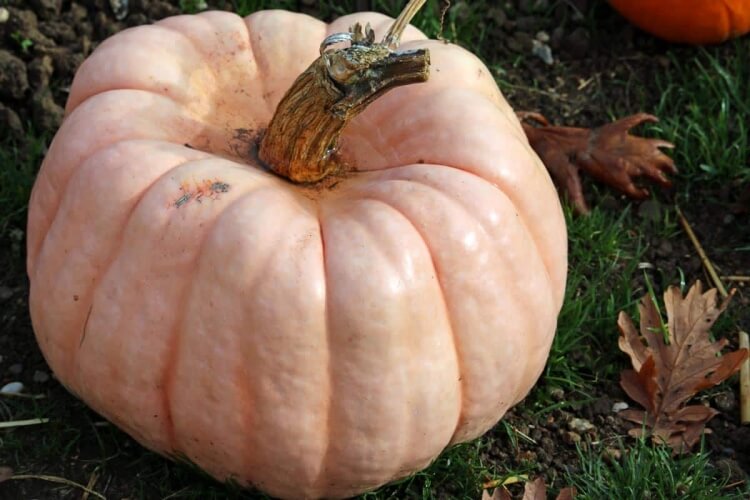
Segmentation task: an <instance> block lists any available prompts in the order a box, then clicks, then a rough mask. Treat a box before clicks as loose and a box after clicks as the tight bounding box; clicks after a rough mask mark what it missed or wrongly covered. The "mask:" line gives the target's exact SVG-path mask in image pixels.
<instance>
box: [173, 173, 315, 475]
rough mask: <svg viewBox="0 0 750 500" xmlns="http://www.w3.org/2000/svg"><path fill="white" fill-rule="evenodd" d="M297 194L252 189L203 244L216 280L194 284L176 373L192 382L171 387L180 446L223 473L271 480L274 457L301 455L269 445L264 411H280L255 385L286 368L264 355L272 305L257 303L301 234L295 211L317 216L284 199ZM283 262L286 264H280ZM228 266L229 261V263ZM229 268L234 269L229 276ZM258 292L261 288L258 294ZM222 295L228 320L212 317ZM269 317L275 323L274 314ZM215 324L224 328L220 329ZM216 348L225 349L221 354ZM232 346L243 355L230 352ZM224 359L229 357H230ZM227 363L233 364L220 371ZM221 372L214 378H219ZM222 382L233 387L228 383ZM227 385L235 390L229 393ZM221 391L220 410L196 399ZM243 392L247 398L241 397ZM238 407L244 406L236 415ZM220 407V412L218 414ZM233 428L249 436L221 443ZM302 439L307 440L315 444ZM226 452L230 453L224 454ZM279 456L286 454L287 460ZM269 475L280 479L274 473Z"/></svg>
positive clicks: (206, 267)
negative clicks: (275, 215) (248, 220)
mask: <svg viewBox="0 0 750 500" xmlns="http://www.w3.org/2000/svg"><path fill="white" fill-rule="evenodd" d="M291 197H293V196H292V195H291V194H290V193H288V192H286V191H285V190H282V189H276V187H275V186H273V185H271V186H265V187H263V188H260V190H256V191H254V193H253V194H252V195H251V196H247V195H245V196H243V199H242V200H236V202H235V203H234V204H232V205H231V206H230V207H226V208H225V209H224V210H223V211H222V214H221V216H220V219H218V220H217V222H216V223H215V224H213V229H212V231H211V234H210V235H209V236H208V241H209V244H208V246H204V248H203V250H202V252H201V257H200V258H201V260H200V262H199V263H198V264H197V267H196V269H197V272H196V276H198V279H199V280H202V281H200V282H201V283H203V284H204V285H205V284H206V283H209V286H206V287H205V288H203V289H202V288H201V287H198V288H195V289H194V290H193V292H192V294H191V298H190V301H189V302H188V304H187V305H186V307H185V309H186V311H188V312H187V315H186V317H185V319H184V321H186V324H187V325H188V326H187V328H186V329H184V330H183V340H182V344H183V345H184V346H185V347H183V348H181V351H180V354H179V358H178V359H179V361H178V368H177V378H178V379H179V380H183V381H186V383H184V384H179V385H177V386H175V387H176V390H175V391H174V392H173V393H172V394H173V398H172V400H173V405H172V407H173V415H175V417H174V422H175V428H176V430H177V434H178V436H182V440H181V441H179V442H178V447H179V449H180V450H181V451H182V452H183V453H185V454H186V455H188V456H194V455H195V454H202V456H203V461H198V465H201V466H202V467H204V468H205V469H206V470H209V471H210V472H211V473H213V474H217V475H221V476H222V477H223V476H224V474H226V473H228V472H229V473H234V474H235V475H237V474H239V475H240V476H241V477H244V478H246V479H248V480H253V479H260V478H262V477H263V476H264V475H265V476H266V477H267V478H268V476H269V468H270V467H271V466H272V465H273V464H274V463H291V464H293V463H295V462H296V460H297V458H296V457H297V455H293V456H292V458H290V456H289V455H286V456H285V455H284V454H285V453H288V452H289V450H290V446H289V443H281V444H279V445H276V446H273V448H270V447H269V443H268V442H267V440H263V437H264V436H265V435H268V434H267V433H269V432H273V428H272V427H269V425H271V423H270V422H269V421H268V420H267V419H263V418H262V417H263V415H264V413H265V412H266V411H267V412H272V411H275V409H274V408H273V407H272V404H270V400H269V399H268V396H269V394H268V392H266V391H263V390H256V389H258V387H257V385H256V384H257V383H258V382H259V381H260V380H261V379H264V380H269V378H268V377H273V376H274V375H275V374H276V373H281V371H282V369H281V367H280V366H276V365H275V363H274V361H273V358H269V357H268V356H266V355H262V350H263V347H264V345H265V342H264V338H265V337H264V336H263V335H261V334H262V332H259V331H257V329H258V328H260V327H261V326H260V325H262V324H263V323H264V322H268V320H258V319H255V320H254V321H255V322H253V315H255V314H256V312H255V311H256V310H257V312H258V313H259V314H261V315H262V314H264V311H265V308H262V309H258V307H257V306H258V302H257V301H258V300H268V299H269V294H270V295H273V286H274V284H275V283H274V280H270V281H269V279H268V275H267V271H269V270H272V269H273V268H276V269H280V268H281V267H283V261H281V260H279V258H278V257H279V254H281V253H284V250H283V248H288V247H289V246H290V244H289V241H290V240H295V241H296V237H295V236H293V235H292V236H290V234H289V232H290V229H291V230H292V231H293V230H294V228H295V227H299V226H298V225H296V224H295V222H294V220H295V219H294V217H297V215H295V214H300V213H302V212H304V213H305V215H306V217H307V218H308V219H310V220H314V216H313V215H312V214H310V213H308V212H305V209H304V208H295V209H293V213H292V212H290V211H289V210H288V207H287V205H288V204H287V203H286V201H285V200H287V199H289V198H291ZM294 198H296V196H295V197H294ZM276 207H279V208H283V209H284V211H283V214H282V215H283V219H279V220H278V221H277V223H275V224H274V225H273V227H265V226H264V223H263V220H264V219H265V218H266V217H265V216H266V215H268V213H269V212H268V211H271V212H274V210H276ZM299 210H302V212H299ZM251 213H257V219H256V220H255V221H254V223H252V224H251V225H249V226H247V225H246V226H238V224H237V223H238V222H241V221H242V219H243V218H244V217H245V216H246V215H249V214H251ZM290 217H291V218H290ZM289 221H291V222H289ZM303 225H304V224H303ZM238 231H241V234H240V233H237V232H238ZM258 239H259V240H261V241H263V240H265V241H266V242H267V244H264V245H262V246H261V247H255V244H254V243H255V241H256V240H258ZM256 248H257V250H256ZM248 256H251V260H252V261H253V263H252V264H247V265H246V264H244V262H245V261H246V260H247V257H248ZM279 262H282V263H281V264H278V263H279ZM225 264H226V265H227V266H229V267H224V265H225ZM238 265H239V266H240V267H237V266H238ZM230 270H231V274H227V273H229V272H230ZM209 279H210V280H216V281H215V282H214V281H209ZM211 283H213V284H211ZM269 284H270V287H269V286H268V285H269ZM255 290H260V292H259V293H257V294H256V293H255V292H254V291H255ZM264 290H265V291H266V292H267V293H264V292H263V291H264ZM259 295H260V296H259ZM275 296H278V294H276V295H275ZM290 298H292V299H294V297H290ZM222 300H226V302H227V303H232V304H233V306H232V309H233V311H235V312H238V311H239V312H240V313H238V314H236V315H231V314H230V315H229V317H228V318H223V317H215V318H213V317H212V315H213V314H215V312H216V311H218V312H220V311H221V310H222V309H221V308H222V307H224V306H220V304H221V302H220V301H222ZM316 303H317V299H316ZM208 304H216V306H217V307H218V309H214V307H213V306H207V305H208ZM214 321H215V323H214ZM259 321H260V322H259ZM270 322H271V323H273V320H271V321H270ZM201 325H202V326H201ZM269 326H272V325H269ZM214 330H217V331H216V332H215V333H214ZM273 332H276V330H272V333H271V335H272V336H275V333H273ZM280 332H281V333H282V334H285V335H286V333H287V332H285V331H284V330H280ZM266 336H268V335H266ZM286 336H287V337H288V335H286ZM225 338H229V339H230V340H231V342H230V343H226V344H225V343H224V340H223V339H225ZM290 347H293V346H290ZM214 348H218V350H219V351H221V352H214ZM232 352H234V353H236V356H229V355H228V354H229V353H232ZM201 353H205V355H202V354H201ZM259 356H262V357H259ZM223 360H227V363H225V362H224V361H223ZM203 363H206V364H203ZM211 367H216V368H214V369H211ZM224 367H226V368H228V370H227V371H221V369H222V368H224ZM206 370H210V371H209V372H207V371H206ZM207 373H210V375H207ZM194 374H195V375H197V377H196V378H193V375H194ZM243 374H247V375H246V376H243ZM214 377H215V381H212V380H211V379H212V378H214ZM232 380H236V383H235V384H234V385H232V384H231V381H232ZM223 381H226V382H227V383H229V384H230V385H229V386H225V384H224V383H223ZM319 390H320V391H325V390H326V389H325V387H324V384H320V386H319ZM225 391H229V392H228V393H227V394H226V395H225V394H224V392H225ZM217 394H220V395H221V397H222V399H224V398H226V399H225V403H223V404H222V406H221V407H219V408H216V410H213V409H212V406H210V405H207V406H206V407H205V408H203V406H202V405H196V401H197V402H204V401H205V402H207V403H209V402H211V401H214V398H215V397H216V395H217ZM242 394H247V396H242ZM243 397H244V398H246V399H242V398H243ZM294 400H295V398H289V401H290V403H291V404H293V403H294ZM298 404H299V403H298ZM193 408H195V410H193ZM264 408H265V410H264ZM303 408H308V407H304V406H303V407H301V408H300V411H302V409H303ZM310 408H312V407H309V408H308V410H309V411H311V412H312V411H317V407H316V408H312V409H310ZM237 409H238V410H240V411H239V413H238V414H237V415H234V414H233V413H237V412H236V410H237ZM229 410H234V411H231V412H230V411H229ZM214 411H215V414H216V417H214V416H213V415H214ZM267 414H268V413H266V415H267ZM239 418H241V419H242V420H243V422H242V423H241V424H239V423H238V422H237V420H238V419H239ZM280 420H282V421H283V420H285V419H284V418H281V419H280ZM222 421H224V422H225V424H224V425H219V426H217V427H214V425H215V424H216V423H217V422H218V423H221V422H222ZM307 428H309V426H308V427H307ZM286 430H287V433H286V435H289V431H291V432H292V433H293V434H294V435H295V436H296V435H299V434H300V432H299V429H294V428H293V427H291V426H287V429H286ZM315 432H317V430H315ZM230 434H231V435H232V436H243V438H242V440H241V442H240V443H234V441H232V442H231V443H229V444H227V443H226V442H225V443H224V446H223V447H222V444H221V441H222V439H231V438H226V437H225V436H228V435H230ZM194 436H195V437H199V438H200V439H201V441H200V443H195V442H194V441H191V438H192V437H194ZM209 439H213V440H214V442H215V444H216V448H210V449H209V450H208V451H206V447H207V446H208V445H209ZM301 444H302V445H303V446H305V445H308V444H309V443H301ZM224 449H226V450H228V452H227V455H222V453H223V450H224ZM274 453H276V455H274ZM227 456H229V457H231V459H227V458H223V459H220V458H219V457H227ZM279 456H283V457H284V458H283V460H282V459H279V458H278V457H279ZM222 462H223V464H225V465H222ZM270 475H271V476H272V477H274V476H273V474H270ZM294 475H295V476H296V478H295V485H298V484H299V483H300V481H302V480H303V479H301V478H300V476H299V475H298V474H296V473H295V474H294ZM271 482H273V481H271ZM277 483H278V481H277Z"/></svg>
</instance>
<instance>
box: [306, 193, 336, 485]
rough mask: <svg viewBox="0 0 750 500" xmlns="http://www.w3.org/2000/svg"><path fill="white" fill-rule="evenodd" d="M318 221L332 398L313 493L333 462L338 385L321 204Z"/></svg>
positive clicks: (329, 403)
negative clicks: (334, 406) (335, 401)
mask: <svg viewBox="0 0 750 500" xmlns="http://www.w3.org/2000/svg"><path fill="white" fill-rule="evenodd" d="M317 209H318V213H317V220H318V234H319V235H320V245H321V251H322V256H323V277H324V279H323V283H324V286H325V292H324V293H325V297H326V299H325V306H324V307H325V308H324V311H323V315H324V316H325V331H326V335H325V339H326V348H327V349H328V364H327V365H326V371H327V372H328V392H329V393H330V396H329V398H328V405H327V407H326V417H325V421H326V430H325V433H324V435H325V436H326V445H325V451H324V452H323V455H322V456H321V460H320V464H321V467H320V471H319V473H318V477H317V478H316V479H315V480H314V481H313V482H312V484H313V487H312V489H313V491H325V490H326V486H327V484H326V483H327V482H328V477H327V475H326V467H327V465H328V463H329V462H330V460H331V457H330V455H331V451H332V448H331V430H332V429H333V425H331V423H332V421H333V403H332V401H334V400H335V395H336V392H335V387H336V384H334V376H333V352H332V350H331V348H330V346H331V345H332V343H331V304H330V294H329V293H328V289H329V286H330V285H329V278H328V257H327V255H326V239H325V233H324V231H323V211H322V207H321V206H320V204H317ZM311 496H319V495H317V494H316V495H311Z"/></svg>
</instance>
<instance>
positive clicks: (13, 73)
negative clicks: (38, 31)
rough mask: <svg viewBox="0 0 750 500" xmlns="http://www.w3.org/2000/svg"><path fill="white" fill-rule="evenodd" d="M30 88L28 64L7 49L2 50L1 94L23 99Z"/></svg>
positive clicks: (0, 64)
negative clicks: (27, 75) (27, 73)
mask: <svg viewBox="0 0 750 500" xmlns="http://www.w3.org/2000/svg"><path fill="white" fill-rule="evenodd" d="M28 88H29V80H28V79H27V78H26V65H25V64H24V63H23V61H22V60H20V59H19V58H17V57H16V56H14V55H13V54H11V53H10V52H8V51H6V50H0V96H2V97H10V98H12V99H21V98H22V97H23V95H24V94H25V93H26V90H28Z"/></svg>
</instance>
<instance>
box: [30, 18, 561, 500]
mask: <svg viewBox="0 0 750 500" xmlns="http://www.w3.org/2000/svg"><path fill="white" fill-rule="evenodd" d="M355 21H360V22H367V21H369V22H370V23H371V24H372V25H373V27H374V28H375V31H376V33H377V34H378V36H379V37H380V36H382V34H383V33H384V31H385V30H386V29H387V27H388V26H389V25H390V23H391V22H392V20H391V19H390V18H387V17H385V16H382V15H379V14H372V13H368V14H357V15H352V16H346V17H343V18H340V19H338V20H337V21H336V22H335V23H333V24H332V25H326V24H324V23H322V22H320V21H318V20H315V19H313V18H311V17H308V16H305V15H300V14H293V13H289V12H283V11H266V12H259V13H256V14H254V15H252V16H250V17H248V18H246V19H242V18H240V17H237V16H235V15H232V14H228V13H220V12H208V13H204V14H200V15H196V16H179V17H173V18H169V19H165V20H163V21H161V22H159V23H156V24H155V25H152V26H144V27H138V28H133V29H130V30H127V31H124V32H122V33H119V34H117V35H116V36H114V37H112V38H111V39H109V40H107V41H105V42H104V43H103V44H102V45H101V46H100V47H99V48H98V49H97V50H96V51H95V52H94V54H92V56H91V57H89V59H88V60H87V61H86V62H85V63H84V64H83V65H82V67H81V68H80V70H79V71H78V73H77V75H76V77H75V81H74V83H73V86H72V89H71V93H70V98H69V101H68V104H67V108H66V112H67V117H66V119H65V121H64V123H63V125H62V127H61V129H60V131H59V132H58V133H57V136H56V137H55V139H54V141H53V143H52V145H51V147H50V150H49V153H48V154H47V157H46V158H45V160H44V163H43V165H42V168H41V172H40V174H39V177H38V179H37V182H36V185H35V186H34V191H33V194H32V198H31V203H30V213H29V224H28V273H29V276H30V281H31V299H30V300H31V315H32V320H33V324H34V328H35V331H36V335H37V338H38V341H39V344H40V346H41V348H42V351H43V352H44V355H45V357H46V359H47V361H48V362H49V364H50V366H51V367H52V369H53V370H54V372H55V374H56V375H57V377H58V378H59V380H60V381H61V382H62V383H64V384H65V386H66V387H67V388H69V389H70V390H71V391H72V392H73V393H75V394H76V395H77V396H79V397H80V398H81V399H83V400H84V401H85V402H86V403H88V404H89V405H90V406H91V407H92V408H94V409H95V410H96V411H98V412H100V413H101V414H102V415H103V416H105V417H106V418H107V419H109V420H111V421H112V422H114V423H115V424H116V425H118V426H119V427H121V428H122V429H124V430H125V431H127V432H128V433H130V434H131V435H132V436H133V437H134V438H136V439H137V440H138V441H139V442H141V443H142V444H143V445H145V446H147V447H149V448H151V449H153V450H156V451H158V452H160V453H163V454H167V455H184V456H185V457H187V458H188V459H189V460H191V461H193V462H194V463H196V464H197V465H198V466H200V467H202V468H203V469H205V470H206V471H207V472H209V473H210V474H212V475H214V476H215V477H217V478H218V479H230V478H232V479H234V480H237V481H239V482H241V483H243V484H252V485H255V486H257V487H259V488H261V489H263V490H265V491H267V492H269V493H271V494H273V495H277V496H282V497H292V498H299V497H320V496H327V497H342V496H348V495H353V494H356V493H359V492H362V491H365V490H367V489H371V488H374V487H377V486H379V485H381V484H383V483H386V482H388V481H390V480H393V479H395V478H398V477H401V476H404V475H406V474H409V473H411V472H414V471H416V470H419V469H421V468H423V467H425V466H426V465H428V464H429V463H430V461H432V460H433V459H434V458H435V457H436V456H437V455H438V454H439V453H440V452H441V451H442V450H443V449H444V448H445V447H446V446H448V445H450V444H452V443H458V442H462V441H466V440H469V439H472V438H475V437H477V436H479V435H481V434H482V433H484V432H485V431H487V430H488V429H489V428H491V427H492V426H493V425H494V424H495V423H496V422H497V421H498V420H499V419H500V418H501V417H502V415H503V414H504V413H505V412H506V410H507V409H508V408H509V407H510V406H511V405H513V404H515V403H516V402H518V401H520V400H521V399H522V398H523V397H524V396H525V395H526V394H527V393H528V391H529V390H530V388H531V387H532V385H533V384H534V383H535V381H536V380H537V378H538V377H539V375H540V373H541V371H542V368H543V366H544V363H545V361H546V359H547V356H548V353H549V349H550V344H551V341H552V338H553V334H554V331H555V327H556V320H557V314H558V312H559V310H560V306H561V303H562V298H563V289H564V285H565V277H566V262H567V252H566V246H567V241H566V231H565V224H564V220H563V217H562V212H561V208H560V204H559V201H558V198H557V196H556V193H555V190H554V187H553V185H552V183H551V182H550V179H549V176H548V174H547V171H546V170H545V168H544V166H543V165H542V164H541V162H540V161H539V160H538V158H537V156H536V155H535V154H534V153H533V151H532V150H531V148H530V147H529V145H528V142H527V140H526V137H525V135H524V132H523V130H522V129H521V127H520V124H519V122H518V120H517V119H516V117H515V115H514V113H513V111H512V109H511V108H510V106H509V105H508V104H507V102H506V101H505V99H504V98H503V96H502V95H501V93H500V91H499V90H498V88H497V86H496V85H495V83H494V81H493V78H492V75H491V74H490V72H489V71H488V69H487V68H486V67H485V66H484V65H483V64H482V63H481V62H480V61H479V60H478V59H477V58H476V57H474V56H473V55H472V54H470V53H469V52H467V51H465V50H463V49H461V48H459V47H457V46H454V45H450V44H445V43H442V42H438V41H429V40H426V39H425V37H424V36H423V35H422V34H421V33H420V32H418V31H417V30H416V29H414V28H409V29H408V30H407V31H406V34H405V37H404V43H403V44H402V48H409V47H428V48H429V50H430V53H431V60H432V64H431V71H430V79H429V81H428V82H426V83H423V84H416V85H411V86H408V87H401V88H398V89H395V90H393V91H391V92H390V93H388V94H386V95H385V96H384V97H382V98H380V99H379V100H377V101H376V102H375V103H374V104H372V105H371V106H370V107H369V108H367V110H365V112H364V113H363V114H361V115H360V116H358V117H357V118H355V119H354V121H353V122H352V123H350V124H349V125H348V127H347V128H346V129H345V131H344V134H343V136H342V144H341V149H342V156H343V157H344V158H345V159H346V160H347V162H348V163H349V164H351V165H353V166H355V167H356V168H357V169H358V170H359V172H357V173H356V174H353V175H351V176H349V177H348V178H346V179H344V180H342V181H341V182H340V183H339V185H337V186H336V187H335V188H333V189H330V190H329V189H320V190H317V191H315V190H310V189H309V188H303V187H298V186H295V185H292V184H291V183H289V182H287V181H285V180H282V179H280V178H279V177H277V176H275V175H273V174H270V173H268V172H266V171H265V170H263V169H260V168H258V167H257V166H256V165H254V164H252V163H250V162H249V161H248V160H245V159H243V158H247V157H248V155H247V148H248V141H247V140H246V139H247V138H248V137H250V136H252V134H253V131H257V130H259V129H261V128H263V127H264V126H265V125H267V124H268V122H269V120H270V118H271V116H272V114H273V112H274V110H275V107H276V104H277V103H278V102H279V100H280V99H281V97H282V96H283V94H284V92H285V91H286V90H287V88H289V86H290V84H291V83H292V81H293V80H294V79H295V78H296V76H297V75H298V74H299V73H301V72H302V71H303V70H304V69H305V68H306V67H307V66H308V65H309V64H310V63H311V62H312V61H313V60H314V59H315V58H316V57H317V55H318V54H317V50H318V46H319V44H320V42H321V40H322V39H323V38H324V37H325V36H326V35H327V34H330V33H334V32H340V31H346V30H347V29H348V27H349V26H350V25H352V24H353V23H354V22H355ZM243 138H244V139H243Z"/></svg>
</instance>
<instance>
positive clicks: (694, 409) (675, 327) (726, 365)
mask: <svg viewBox="0 0 750 500" xmlns="http://www.w3.org/2000/svg"><path fill="white" fill-rule="evenodd" d="M730 299H731V295H730V296H729V297H727V298H726V299H725V300H723V301H722V303H721V304H720V305H719V306H717V304H716V302H717V301H716V289H711V290H709V291H707V292H706V293H703V291H702V286H701V282H700V281H697V282H696V283H695V285H693V287H691V288H690V290H689V291H688V294H687V296H685V297H683V296H682V293H681V292H680V289H679V288H677V287H669V289H668V290H667V291H666V292H665V293H664V305H665V307H666V312H667V324H666V325H664V324H663V323H662V318H661V316H660V315H659V312H658V310H657V308H656V304H655V303H654V301H653V300H652V298H651V297H650V296H648V295H646V296H645V297H644V298H643V299H642V300H641V304H640V305H639V308H638V309H639V312H640V333H639V332H638V331H637V330H636V328H635V325H634V324H633V322H632V321H631V320H630V318H629V317H628V315H627V314H625V313H624V312H620V316H619V318H618V321H617V325H618V326H619V328H620V338H619V346H620V349H621V350H622V351H623V352H625V353H626V354H628V356H630V360H631V362H632V365H633V369H632V370H624V371H623V372H622V374H621V375H620V385H621V386H622V388H623V389H624V390H625V392H626V393H627V394H628V396H630V397H631V398H632V399H633V400H634V401H635V402H637V403H638V404H640V405H641V406H642V407H643V408H645V411H644V410H639V409H629V410H624V411H621V412H620V413H619V414H620V416H621V417H623V418H625V419H626V420H629V421H631V422H635V423H637V424H641V427H638V428H635V429H631V430H630V432H629V433H630V435H632V436H640V435H641V434H642V433H643V431H644V430H645V431H646V432H647V433H650V435H651V437H652V439H653V440H654V441H655V442H659V443H665V444H667V445H669V446H670V447H671V448H672V450H673V451H674V452H675V453H680V452H686V451H689V450H690V448H692V447H693V446H694V445H695V444H696V443H697V442H698V440H699V439H700V437H701V434H703V432H704V430H705V425H706V423H707V422H708V421H709V420H711V419H712V418H713V417H714V416H715V415H717V414H718V413H719V412H718V411H716V410H714V409H713V408H710V407H708V406H703V405H689V406H688V405H686V403H687V402H688V401H689V400H690V399H691V398H692V397H693V396H695V394H697V393H698V392H700V391H702V390H704V389H707V388H709V387H713V386H714V385H717V384H719V383H721V382H722V381H724V380H725V379H726V378H728V377H729V376H731V375H732V374H734V373H735V372H737V371H738V370H739V369H740V365H741V364H742V362H743V361H744V360H745V358H746V357H747V354H748V353H747V349H740V350H738V351H734V352H729V353H726V354H724V355H721V350H722V348H724V346H725V345H726V344H727V340H726V339H721V340H718V341H712V340H711V338H710V336H709V330H710V328H711V326H713V324H714V323H715V322H716V319H717V318H718V317H719V316H720V315H721V313H722V312H724V310H725V309H726V308H727V306H728V305H729V300H730ZM644 341H645V343H644ZM644 427H645V429H644Z"/></svg>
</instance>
